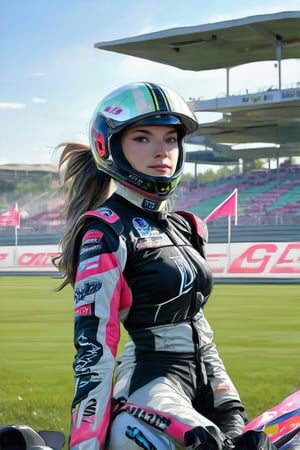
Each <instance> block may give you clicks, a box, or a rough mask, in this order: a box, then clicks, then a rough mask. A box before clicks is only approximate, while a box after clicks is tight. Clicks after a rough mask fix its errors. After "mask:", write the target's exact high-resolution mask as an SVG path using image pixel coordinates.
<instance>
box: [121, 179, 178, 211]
mask: <svg viewBox="0 0 300 450" xmlns="http://www.w3.org/2000/svg"><path fill="white" fill-rule="evenodd" d="M115 184H116V192H117V194H119V195H120V196H121V197H124V198H125V199H126V200H128V201H129V202H130V203H133V204H134V205H135V206H138V207H139V208H142V209H144V210H145V211H153V212H161V211H166V212H167V211H171V209H172V208H171V206H172V200H169V199H168V200H161V201H157V200H152V199H149V198H147V197H146V196H144V195H142V194H140V193H139V192H136V191H134V190H133V189H130V188H128V187H126V186H124V185H123V184H121V183H119V182H118V181H115Z"/></svg>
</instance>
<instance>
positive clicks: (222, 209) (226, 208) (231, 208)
mask: <svg viewBox="0 0 300 450" xmlns="http://www.w3.org/2000/svg"><path fill="white" fill-rule="evenodd" d="M221 216H234V218H235V220H234V224H235V225H237V189H235V190H234V191H233V192H232V194H230V195H229V197H227V198H226V199H225V200H224V201H223V202H222V203H220V205H219V206H217V207H216V208H215V209H214V210H213V211H212V212H211V213H210V214H208V216H207V217H206V218H205V219H204V220H205V222H208V221H209V220H212V219H216V218H217V217H221Z"/></svg>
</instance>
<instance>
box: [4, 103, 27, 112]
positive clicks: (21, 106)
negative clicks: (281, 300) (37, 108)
mask: <svg viewBox="0 0 300 450" xmlns="http://www.w3.org/2000/svg"><path fill="white" fill-rule="evenodd" d="M25 108H26V105H25V103H16V102H6V103H5V102H4V103H0V110H3V111H5V110H6V111H9V110H15V109H25Z"/></svg>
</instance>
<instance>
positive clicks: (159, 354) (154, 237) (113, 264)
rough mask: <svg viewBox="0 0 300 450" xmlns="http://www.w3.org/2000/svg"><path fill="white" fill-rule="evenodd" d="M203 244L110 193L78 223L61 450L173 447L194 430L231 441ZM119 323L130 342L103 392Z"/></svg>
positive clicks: (226, 382) (186, 227)
mask: <svg viewBox="0 0 300 450" xmlns="http://www.w3.org/2000/svg"><path fill="white" fill-rule="evenodd" d="M204 243H205V236H204V231H203V224H202V222H201V221H200V220H199V219H197V218H196V217H195V216H193V215H192V214H190V213H189V214H188V215H187V216H186V215H184V214H183V213H182V214H179V213H173V212H172V213H166V212H151V211H150V212H147V211H145V210H143V209H142V208H140V207H138V206H135V205H134V204H132V203H131V202H129V201H127V200H126V199H125V198H123V197H121V196H120V195H118V194H114V195H113V196H112V197H111V198H110V199H109V200H108V201H107V202H106V203H105V204H104V205H102V207H101V208H99V209H98V210H95V211H90V212H88V213H86V214H85V216H84V217H83V218H82V219H81V220H80V223H79V224H78V255H79V256H78V266H77V275H76V283H75V295H74V299H75V346H76V349H77V354H76V358H75V361H74V371H75V377H76V390H75V396H74V401H73V405H72V428H71V449H73V450H86V449H89V450H99V449H102V448H104V443H105V441H106V442H107V441H108V440H109V443H107V444H106V445H107V447H105V448H109V449H116V448H121V447H118V446H119V445H121V444H122V448H126V449H127V448H149V449H152V448H153V449H155V448H158V449H159V450H160V449H163V448H175V447H172V446H171V444H170V442H173V443H174V445H177V444H179V445H181V446H184V445H187V444H189V442H188V441H189V439H188V440H187V439H186V436H187V433H191V432H193V430H194V429H196V428H197V426H203V427H208V428H211V429H214V428H215V429H217V431H216V432H217V433H218V430H219V428H218V427H220V429H221V430H222V432H224V433H226V434H228V435H230V436H231V437H232V436H235V435H238V434H240V433H241V431H242V428H243V426H244V420H243V419H242V414H243V411H244V408H243V406H242V404H241V401H240V398H239V395H238V393H237V391H236V389H235V387H234V385H233V383H232V382H231V380H230V378H229V376H228V374H227V373H226V370H225V368H224V365H223V363H222V361H221V359H220V357H219V355H218V352H217V350H216V347H215V344H214V342H213V333H212V330H211V328H210V326H209V324H208V322H207V320H206V319H205V317H204V314H203V306H204V304H205V303H206V301H207V299H208V297H209V295H210V293H211V289H212V275H211V272H210V270H209V267H208V265H207V262H206V261H205V255H204ZM120 322H121V323H122V324H123V325H124V327H125V329H126V330H127V332H128V335H129V338H130V340H129V343H128V344H127V345H126V346H125V349H124V353H123V355H122V356H121V357H120V358H119V360H118V367H117V373H116V383H115V386H113V374H114V369H115V358H116V354H117V347H118V342H119V337H120V326H119V323H120ZM112 395H113V399H112ZM130 418H132V420H133V421H132V420H131V419H130ZM127 419H128V424H127V425H126V423H127V422H126V420H127ZM111 420H112V426H111V430H110V437H109V439H108V436H109V433H108V430H109V423H110V422H111ZM115 424H116V425H115ZM136 424H138V425H137V426H136ZM139 424H140V426H139ZM215 424H216V425H217V426H216V425H215ZM145 430H146V434H147V430H148V431H149V430H150V431H149V433H148V434H149V436H148V438H146V437H145ZM214 431H215V430H213V432H214ZM152 434H153V435H155V434H157V435H163V438H162V440H164V439H165V437H166V439H168V444H167V445H169V446H166V447H164V446H163V445H161V446H160V447H159V446H158V447H157V446H155V444H154V443H153V442H155V439H154V440H153V442H152V441H151V435H152ZM144 438H145V439H146V440H145V441H144ZM126 440H128V446H124V445H125V441H126ZM131 443H132V446H130V445H131ZM151 446H152V447H151ZM220 447H221V446H220ZM180 448H182V447H180ZM186 448H187V447H186ZM193 448H194V447H193Z"/></svg>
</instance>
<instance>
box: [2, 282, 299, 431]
mask: <svg viewBox="0 0 300 450" xmlns="http://www.w3.org/2000/svg"><path fill="white" fill-rule="evenodd" d="M58 284H59V281H58V280H55V279H53V278H50V277H47V276H45V277H44V276H43V277H34V276H23V277H21V276H19V277H11V276H2V277H1V319H0V322H1V326H0V355H1V370H0V383H1V396H0V424H1V425H6V424H11V423H22V424H27V425H29V426H32V427H33V428H35V429H37V430H41V429H53V430H58V431H62V432H64V433H65V435H68V429H69V410H70V402H71V398H72V394H73V373H72V360H73V356H74V350H73V343H72V339H73V310H72V308H73V299H72V290H71V288H69V287H68V288H66V289H64V291H62V292H60V293H56V292H54V288H55V287H56V286H57V285H58ZM206 315H207V317H208V319H209V321H210V323H211V325H212V327H213V328H214V332H215V341H216V342H217V345H218V348H219V352H220V354H221V356H222V358H223V360H224V362H225V365H226V367H227V369H228V371H229V373H230V375H231V377H232V379H233V380H234V382H235V384H236V386H237V388H238V390H239V392H240V395H241V397H242V400H243V402H244V404H245V405H246V407H247V410H248V414H249V416H250V418H253V417H255V416H256V415H258V414H260V413H261V412H262V411H264V410H265V409H267V408H269V407H271V406H273V405H275V404H276V403H279V402H280V401H281V400H283V398H284V397H286V396H287V395H289V394H290V393H292V392H293V391H295V390H296V389H299V387H300V321H299V318H300V287H299V285H277V284H275V285H252V284H250V285H223V284H219V285H218V284H217V285H216V286H215V288H214V291H213V295H212V296H211V299H210V300H209V302H208V304H207V306H206ZM125 340H126V335H125V333H124V334H123V336H122V341H121V343H120V350H121V349H122V347H123V344H124V341H125Z"/></svg>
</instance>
